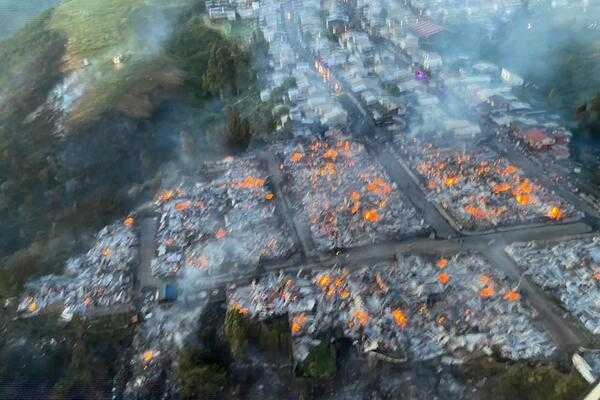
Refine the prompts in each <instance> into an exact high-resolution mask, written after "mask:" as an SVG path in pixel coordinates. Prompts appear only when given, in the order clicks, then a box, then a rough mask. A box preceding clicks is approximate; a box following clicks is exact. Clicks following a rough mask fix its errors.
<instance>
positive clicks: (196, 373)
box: [177, 347, 227, 399]
mask: <svg viewBox="0 0 600 400" xmlns="http://www.w3.org/2000/svg"><path fill="white" fill-rule="evenodd" d="M178 365H179V366H178V370H177V375H178V378H179V383H180V385H181V386H180V387H181V396H182V398H183V399H203V398H213V396H215V395H217V394H218V393H220V392H221V391H222V390H223V388H224V387H225V384H226V382H227V370H226V369H225V368H224V367H223V366H222V365H219V364H216V363H213V362H207V361H206V360H205V359H204V358H203V356H202V352H201V351H200V350H199V349H198V348H195V347H187V348H184V349H183V350H182V351H181V352H180V353H179V363H178Z"/></svg>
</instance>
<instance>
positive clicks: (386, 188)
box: [367, 178, 392, 196]
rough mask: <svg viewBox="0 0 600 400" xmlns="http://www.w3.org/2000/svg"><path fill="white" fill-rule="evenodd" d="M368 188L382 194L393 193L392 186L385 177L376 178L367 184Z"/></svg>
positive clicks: (372, 191)
mask: <svg viewBox="0 0 600 400" xmlns="http://www.w3.org/2000/svg"><path fill="white" fill-rule="evenodd" d="M367 190H368V191H369V192H371V193H375V194H378V195H380V196H383V195H386V194H389V193H391V191H392V187H391V186H390V184H389V183H387V182H386V181H385V180H384V179H381V178H376V179H374V180H373V181H372V182H369V183H368V184H367Z"/></svg>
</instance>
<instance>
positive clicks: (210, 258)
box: [152, 158, 296, 277]
mask: <svg viewBox="0 0 600 400" xmlns="http://www.w3.org/2000/svg"><path fill="white" fill-rule="evenodd" d="M208 168H209V173H208V175H209V176H208V177H207V178H206V180H205V181H204V182H201V181H193V182H190V181H187V182H183V183H181V184H180V185H178V186H177V187H175V188H171V189H166V190H164V191H163V192H161V193H160V194H159V196H158V199H157V206H156V207H157V211H158V212H159V213H160V224H159V229H158V233H157V246H158V248H157V255H156V258H155V259H154V260H153V261H152V270H153V273H154V274H155V275H157V276H160V277H169V276H174V275H177V274H178V273H179V272H180V271H181V270H182V269H185V268H193V269H198V270H200V271H203V272H205V273H206V274H210V275H220V274H225V273H236V272H241V273H243V272H251V271H249V270H245V268H246V267H247V268H252V267H255V266H256V265H257V264H258V263H259V262H261V261H265V260H274V259H279V260H281V259H284V258H285V257H288V256H290V255H291V254H292V253H293V252H294V251H295V250H296V244H295V243H294V234H293V232H292V231H291V230H290V228H289V227H288V225H287V224H286V223H285V221H284V220H283V218H282V216H280V215H279V214H278V212H277V207H276V203H277V201H276V194H275V193H273V191H272V190H271V189H270V188H269V186H270V185H269V184H268V177H267V176H266V174H265V172H264V171H263V170H262V169H261V165H260V162H259V161H258V160H257V159H255V158H242V159H233V158H230V159H226V160H224V161H222V162H219V163H215V164H211V165H209V166H208Z"/></svg>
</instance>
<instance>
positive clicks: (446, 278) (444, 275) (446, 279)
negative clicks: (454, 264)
mask: <svg viewBox="0 0 600 400" xmlns="http://www.w3.org/2000/svg"><path fill="white" fill-rule="evenodd" d="M437 279H438V282H439V283H441V284H442V285H446V284H447V283H448V282H449V281H450V277H449V276H448V274H447V273H445V272H440V273H439V274H438V278H437Z"/></svg>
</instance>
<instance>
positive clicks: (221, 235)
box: [215, 228, 227, 239]
mask: <svg viewBox="0 0 600 400" xmlns="http://www.w3.org/2000/svg"><path fill="white" fill-rule="evenodd" d="M225 235H227V231H226V230H225V229H223V228H219V229H217V231H216V232H215V237H216V238H217V239H223V238H224V237H225Z"/></svg>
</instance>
